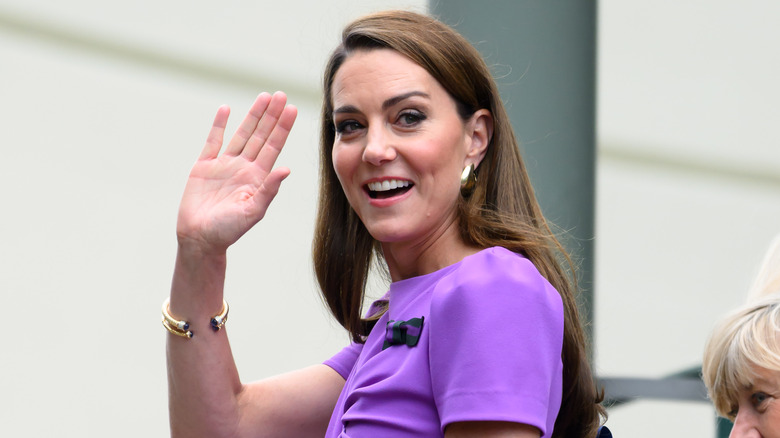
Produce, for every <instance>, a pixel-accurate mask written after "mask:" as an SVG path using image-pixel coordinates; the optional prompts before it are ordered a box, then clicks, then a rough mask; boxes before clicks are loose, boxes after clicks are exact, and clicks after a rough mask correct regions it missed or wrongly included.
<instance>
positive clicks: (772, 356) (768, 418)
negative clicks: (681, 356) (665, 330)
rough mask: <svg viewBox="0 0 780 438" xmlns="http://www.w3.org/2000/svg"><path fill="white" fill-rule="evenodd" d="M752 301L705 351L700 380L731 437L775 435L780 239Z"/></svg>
mask: <svg viewBox="0 0 780 438" xmlns="http://www.w3.org/2000/svg"><path fill="white" fill-rule="evenodd" d="M750 295H751V301H750V302H749V303H748V304H747V305H745V306H743V307H742V308H740V309H737V310H735V311H734V312H732V313H731V314H730V315H729V316H727V317H726V318H725V319H724V320H723V321H721V323H720V324H719V325H718V326H717V327H716V328H715V330H714V331H713V333H712V335H711V337H710V339H709V341H708V343H707V346H706V348H705V350H704V361H703V362H702V377H703V379H704V383H705V384H706V386H707V391H708V392H709V395H710V398H711V399H712V401H713V403H714V404H715V409H716V410H717V411H718V414H720V415H722V416H723V417H726V418H728V419H730V420H732V421H733V422H734V427H733V428H732V431H731V436H733V437H751V436H761V437H764V438H774V437H780V401H779V400H780V239H775V241H774V243H773V244H772V247H771V249H770V251H769V252H768V254H767V257H766V258H765V260H764V263H763V267H762V268H761V271H760V274H759V276H758V278H757V280H756V282H755V284H754V286H753V288H752V292H751V294H750Z"/></svg>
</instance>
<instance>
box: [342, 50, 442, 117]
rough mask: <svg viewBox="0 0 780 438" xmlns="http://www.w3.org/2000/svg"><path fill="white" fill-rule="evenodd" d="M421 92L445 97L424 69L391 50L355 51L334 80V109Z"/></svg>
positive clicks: (438, 85) (439, 86) (440, 87)
mask: <svg viewBox="0 0 780 438" xmlns="http://www.w3.org/2000/svg"><path fill="white" fill-rule="evenodd" d="M410 91H420V92H423V93H425V94H427V95H429V96H430V97H431V98H435V97H439V96H440V95H442V94H444V95H446V91H445V90H444V88H443V87H442V86H441V85H440V84H439V83H438V82H437V81H436V79H434V77H433V76H431V75H430V74H429V73H428V72H427V71H426V70H425V69H424V68H422V67H421V66H419V65H418V64H416V63H415V62H414V61H412V60H411V59H409V58H407V57H406V56H404V55H402V54H400V53H398V52H396V51H394V50H391V49H371V50H358V51H356V52H353V53H352V54H350V55H349V56H348V57H347V58H346V60H345V61H344V62H343V63H342V65H341V67H340V68H339V69H338V71H337V72H336V75H335V76H334V77H333V86H332V96H331V99H332V102H333V106H334V108H338V107H339V106H341V105H345V104H354V103H355V102H353V100H361V99H376V100H377V101H384V100H385V99H388V98H391V97H394V96H397V95H400V94H403V93H408V92H410Z"/></svg>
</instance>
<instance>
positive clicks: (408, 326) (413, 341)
mask: <svg viewBox="0 0 780 438" xmlns="http://www.w3.org/2000/svg"><path fill="white" fill-rule="evenodd" d="M424 319H425V317H424V316H421V317H419V318H412V319H410V320H408V321H393V320H390V321H388V322H387V329H386V331H385V343H384V345H382V350H385V349H387V348H388V347H390V346H391V345H403V344H406V345H408V346H409V347H414V346H415V345H417V342H418V341H419V340H420V333H422V326H423V320H424Z"/></svg>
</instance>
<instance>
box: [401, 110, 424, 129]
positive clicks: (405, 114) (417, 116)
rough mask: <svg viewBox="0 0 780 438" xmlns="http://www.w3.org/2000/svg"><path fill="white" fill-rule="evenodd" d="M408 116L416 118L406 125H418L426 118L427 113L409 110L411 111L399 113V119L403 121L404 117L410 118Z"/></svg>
mask: <svg viewBox="0 0 780 438" xmlns="http://www.w3.org/2000/svg"><path fill="white" fill-rule="evenodd" d="M408 117H411V118H413V119H414V120H413V121H412V122H410V123H407V124H405V126H414V125H417V124H418V123H420V122H422V121H423V120H425V119H426V116H425V114H423V113H421V112H420V111H417V110H409V111H404V112H402V113H401V114H399V115H398V121H401V120H402V119H404V118H408Z"/></svg>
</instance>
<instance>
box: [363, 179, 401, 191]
mask: <svg viewBox="0 0 780 438" xmlns="http://www.w3.org/2000/svg"><path fill="white" fill-rule="evenodd" d="M408 186H409V181H401V180H397V179H391V180H385V181H374V182H370V183H368V189H369V190H371V191H372V192H386V191H388V190H393V189H398V188H402V187H408Z"/></svg>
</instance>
